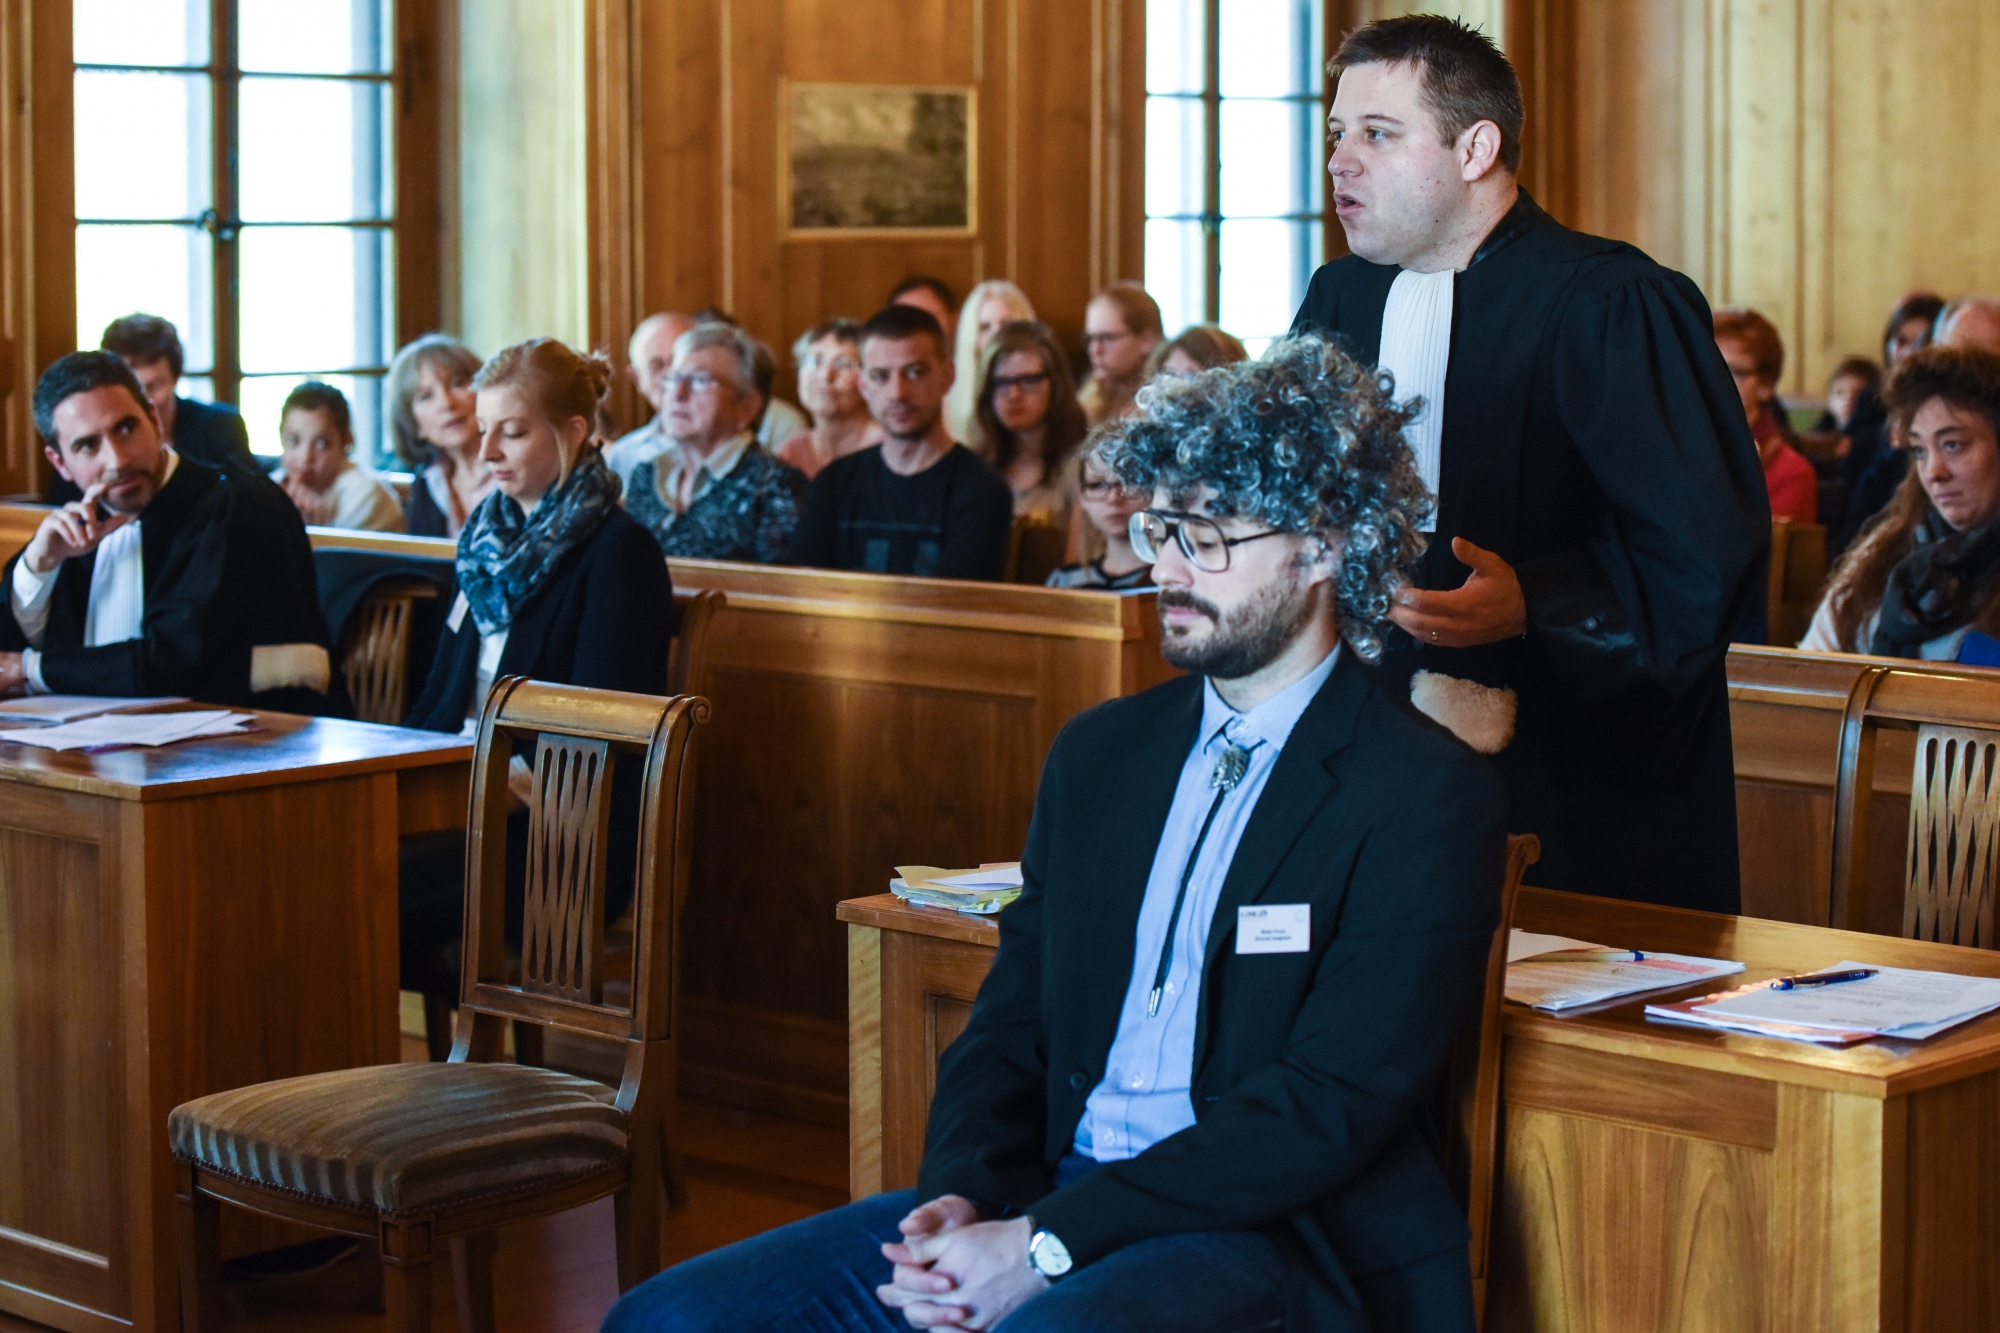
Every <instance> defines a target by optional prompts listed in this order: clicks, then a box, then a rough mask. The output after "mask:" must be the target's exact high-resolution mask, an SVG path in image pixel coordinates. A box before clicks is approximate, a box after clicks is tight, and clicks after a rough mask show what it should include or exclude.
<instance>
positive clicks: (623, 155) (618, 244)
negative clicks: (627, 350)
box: [583, 0, 650, 421]
mask: <svg viewBox="0 0 2000 1333" xmlns="http://www.w3.org/2000/svg"><path fill="white" fill-rule="evenodd" d="M635 4H636V0H584V14H583V20H584V51H585V59H584V64H583V83H584V97H585V119H584V131H585V137H584V160H585V172H584V179H585V182H586V186H587V191H588V193H587V196H586V217H585V220H584V229H585V236H586V239H587V243H588V245H589V247H590V253H589V259H588V263H587V266H586V267H587V272H586V280H587V283H588V286H587V301H588V305H589V311H588V317H587V323H588V327H589V330H590V338H589V345H590V346H591V347H593V348H596V349H599V350H602V351H605V352H608V353H612V355H613V356H614V359H616V360H618V361H620V362H621V363H622V361H623V359H624V358H623V356H622V344H623V343H624V342H625V341H627V340H628V339H629V336H630V334H631V331H632V329H633V328H634V327H635V326H637V324H638V322H639V321H640V320H641V319H644V318H645V316H646V313H647V312H645V311H643V310H640V309H639V308H638V306H639V296H640V292H641V290H642V284H643V281H644V278H643V265H642V263H641V259H640V251H639V245H638V241H639V238H640V237H641V236H642V235H644V221H643V214H642V212H641V210H642V208H643V206H644V200H643V199H642V198H641V197H640V193H639V190H638V188H637V180H636V174H637V170H638V163H637V161H636V160H635V158H636V153H635V148H634V144H633V128H634V124H635V122H636V119H637V115H638V111H637V107H636V100H637V88H638V85H639V82H640V79H641V75H640V72H639V69H638V64H637V62H638V46H637V43H636V41H635V40H634V36H635V32H634V30H635V26H636V23H637V13H636V9H635ZM614 345H621V346H620V347H619V351H618V352H613V351H612V349H613V347H614ZM608 405H609V408H610V411H611V414H612V418H613V419H614V420H616V421H629V420H643V419H644V417H645V415H646V413H647V412H648V411H650V408H646V407H645V406H644V405H643V404H641V403H640V401H639V398H638V394H637V391H636V389H635V388H634V387H633V385H632V383H631V381H630V380H629V379H627V378H625V377H624V376H618V377H616V378H615V379H614V380H613V381H612V385H611V396H610V401H609V404H608Z"/></svg>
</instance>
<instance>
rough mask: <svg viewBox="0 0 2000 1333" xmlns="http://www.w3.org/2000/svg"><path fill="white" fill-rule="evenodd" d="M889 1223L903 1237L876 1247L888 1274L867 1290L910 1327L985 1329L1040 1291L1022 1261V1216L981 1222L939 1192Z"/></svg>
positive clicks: (959, 1201) (962, 1203) (1044, 1286)
mask: <svg viewBox="0 0 2000 1333" xmlns="http://www.w3.org/2000/svg"><path fill="white" fill-rule="evenodd" d="M896 1225H897V1228H898V1229H899V1230H900V1231H901V1232H902V1233H903V1239H902V1240H901V1241H892V1242H890V1243H889V1244H887V1245H884V1246H883V1247H882V1254H883V1257H884V1258H886V1259H888V1260H889V1262H890V1263H892V1264H894V1265H895V1266H896V1268H895V1273H894V1275H893V1277H892V1279H891V1280H890V1281H889V1282H887V1283H885V1284H883V1285H882V1286H879V1287H877V1288H875V1295H876V1296H877V1297H878V1298H879V1299H880V1300H881V1302H882V1304H884V1305H886V1306H888V1307H889V1308H890V1309H892V1310H900V1311H902V1313H903V1318H904V1319H905V1320H907V1321H909V1325H910V1327H911V1328H952V1329H986V1328H991V1327H993V1325H995V1324H997V1323H999V1322H1000V1321H1001V1320H1002V1319H1005V1318H1006V1317H1007V1316H1008V1315H1010V1314H1012V1313H1013V1312H1014V1311H1015V1310H1017V1309H1019V1308H1020V1307H1021V1306H1023V1305H1025V1304H1027V1303H1028V1302H1029V1301H1030V1300H1032V1299H1033V1298H1034V1297H1036V1296H1039V1295H1041V1294H1042V1293H1043V1292H1044V1291H1047V1290H1048V1287H1049V1283H1048V1279H1047V1278H1044V1277H1043V1276H1042V1275H1041V1274H1039V1273H1037V1272H1035V1270H1034V1269H1032V1268H1030V1267H1029V1266H1028V1239H1029V1233H1028V1219H1027V1218H1025V1217H1016V1218H1011V1219H1009V1220H1007V1221H1004V1222H982V1221H980V1220H979V1213H978V1211H977V1210H976V1209H974V1208H973V1206H972V1204H971V1202H970V1201H969V1200H967V1199H964V1198H961V1197H960V1196H958V1195H956V1194H946V1195H944V1196H942V1197H940V1198H936V1199H933V1200H931V1201H930V1202H929V1203H927V1204H924V1205H922V1206H920V1207H918V1208H916V1209H913V1210H912V1211H911V1213H910V1215H909V1216H908V1217H906V1218H904V1219H903V1220H902V1221H901V1222H899V1223H897V1224H896Z"/></svg>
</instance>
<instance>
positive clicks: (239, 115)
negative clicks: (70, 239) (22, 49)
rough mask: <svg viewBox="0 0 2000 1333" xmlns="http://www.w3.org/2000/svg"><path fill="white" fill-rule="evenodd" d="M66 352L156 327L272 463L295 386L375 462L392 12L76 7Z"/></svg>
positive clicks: (384, 355) (378, 4) (386, 334)
mask: <svg viewBox="0 0 2000 1333" xmlns="http://www.w3.org/2000/svg"><path fill="white" fill-rule="evenodd" d="M72 3H73V12H74V47H73V52H74V59H75V62H76V72H75V135H76V139H75V142H76V292H77V339H78V342H79V344H80V345H82V346H85V347H92V346H95V345H96V344H97V339H98V336H99V334H100V333H101V332H102V330H103V328H104V326H105V325H106V324H108V323H109V322H110V321H111V320H113V319H116V318H117V317H119V316H120V315H127V314H132V313H134V312H145V313H147V314H154V315H160V316H164V317H165V318H167V319H170V320H172V321H173V322H174V324H175V325H176V326H177V327H178V328H179V329H180V333H181V341H182V343H183V344H184V346H185V347H186V349H187V363H186V370H185V377H184V378H183V380H182V382H181V384H182V387H181V393H182V395H183V396H185V397H194V398H208V399H212V400H218V401H222V402H229V403H234V404H237V405H238V406H239V407H240V408H241V409H242V411H243V415H244V420H245V424H246V425H247V426H248V428H249V432H250V443H251V447H252V448H253V449H255V450H256V451H257V452H259V453H261V454H275V453H277V452H278V449H279V446H278V424H279V423H278V413H279V410H280V406H281V404H282V403H283V402H284V399H285V395H286V394H287V393H289V392H290V391H291V389H292V388H293V387H294V386H295V385H297V384H298V383H300V382H301V381H303V380H307V379H318V380H324V381H327V382H328V383H331V384H333V385H335V386H336V387H338V388H339V389H340V390H341V391H342V392H344V393H345V394H346V395H347V398H348V401H349V403H350V405H351V406H352V408H353V418H354V427H355V455H356V457H358V458H363V459H369V458H373V457H374V456H375V455H376V452H377V449H378V447H379V443H380V434H381V421H382V406H381V399H382V392H381V391H382V377H383V374H384V371H385V368H386V362H387V359H388V356H389V352H390V338H391V336H392V335H391V330H392V329H393V328H394V308H393V305H394V275H393V273H392V271H391V270H392V266H393V263H394V228H395V201H394V199H393V198H392V197H391V195H392V181H393V179H394V171H393V161H394V159H393V157H392V153H393V145H392V144H391V142H390V125H391V119H392V112H393V106H392V100H391V99H392V96H393V94H392V91H391V78H392V76H393V74H394V69H393V65H392V56H393V51H392V45H393V44H392V40H391V31H392V30H391V12H390V8H389V0H72Z"/></svg>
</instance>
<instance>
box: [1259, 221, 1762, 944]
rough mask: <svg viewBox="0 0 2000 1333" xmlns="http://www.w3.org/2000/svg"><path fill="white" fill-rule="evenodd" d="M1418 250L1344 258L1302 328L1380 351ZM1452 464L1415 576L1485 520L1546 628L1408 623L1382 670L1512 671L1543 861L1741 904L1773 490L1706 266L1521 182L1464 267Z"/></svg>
mask: <svg viewBox="0 0 2000 1333" xmlns="http://www.w3.org/2000/svg"><path fill="white" fill-rule="evenodd" d="M1398 271H1399V270H1398V269H1397V268H1396V267H1394V266H1393V265H1381V264H1371V263H1369V262H1368V261H1366V260H1363V259H1360V258H1358V257H1356V256H1352V255H1350V256H1347V257H1346V258H1343V259H1338V260H1335V261H1334V262H1332V263H1330V264H1327V265H1325V266H1323V267H1322V268H1321V269H1320V270H1319V271H1318V272H1317V273H1315V274H1314V275H1313V279H1312V284H1311V286H1310V287H1309V288H1308V290H1307V293H1306V299H1305V303H1304V305H1303V306H1301V307H1300V310H1299V313H1298V318H1297V320H1296V321H1295V322H1294V326H1293V327H1294V329H1295V330H1300V331H1308V330H1309V331H1317V332H1320V333H1322V334H1324V335H1326V336H1328V337H1330V338H1332V339H1334V340H1335V341H1337V342H1338V343H1339V344H1340V345H1341V346H1342V347H1343V348H1344V349H1345V350H1346V351H1347V352H1348V353H1349V354H1350V355H1353V356H1355V357H1357V358H1359V359H1360V360H1362V361H1363V362H1365V363H1370V364H1372V363H1374V362H1375V361H1376V359H1377V357H1378V355H1379V352H1380V345H1381V338H1382V317H1383V308H1384V306H1385V304H1386V303H1387V301H1388V297H1389V287H1390V285H1391V284H1392V283H1393V282H1394V281H1395V278H1396V274H1397V273H1398ZM1438 489H1439V492H1440V494H1439V497H1438V504H1439V509H1438V521H1437V532H1436V535H1435V536H1434V537H1433V538H1432V541H1431V545H1430V548H1429V550H1428V552H1427V553H1426V555H1425V557H1424V559H1423V561H1422V563H1421V566H1420V568H1419V570H1418V573H1417V582H1418V584H1419V585H1420V586H1422V587H1425V588H1433V589H1450V588H1456V587H1458V586H1459V585H1461V584H1462V583H1463V582H1464V581H1465V579H1466V576H1467V575H1468V573H1469V572H1470V571H1469V570H1468V569H1467V568H1466V567H1465V566H1464V565H1462V564H1460V563H1459V561H1458V560H1457V558H1456V557H1454V556H1453V555H1452V552H1451V539H1452V538H1453V537H1464V538H1466V539H1467V540H1468V541H1471V542H1473V543H1475V544H1476V545H1479V546H1482V547H1485V548H1486V549H1487V550H1490V551H1493V552H1496V553H1497V554H1498V555H1500V556H1501V557H1502V558H1503V559H1505V560H1506V561H1507V562H1508V563H1509V564H1510V565H1512V566H1513V567H1514V569H1515V571H1516V573H1517V574H1518V575H1519V576H1520V580H1521V591H1522V594H1523V596H1524V598H1525V600H1526V602H1527V610H1528V630H1527V633H1526V634H1525V635H1523V636H1522V637H1520V638H1518V639H1513V640H1508V641H1504V642H1501V643H1494V644H1487V645H1484V646H1482V647H1478V648H1472V649H1462V650H1461V649H1449V648H1440V647H1437V646H1435V645H1432V644H1427V643H1419V642H1416V641H1415V640H1413V639H1412V638H1411V637H1410V636H1409V635H1407V634H1405V633H1403V632H1402V631H1401V630H1396V631H1393V632H1392V634H1391V636H1390V641H1389V643H1388V645H1387V647H1386V648H1385V650H1384V653H1383V659H1382V664H1381V673H1382V676H1383V682H1384V685H1385V686H1386V687H1387V688H1390V689H1391V690H1394V691H1396V692H1398V693H1403V694H1407V692H1408V688H1409V685H1408V683H1409V680H1410V677H1411V676H1412V675H1413V674H1414V673H1416V672H1418V671H1426V670H1427V671H1431V672H1435V673H1438V674H1441V675H1445V676H1452V677H1457V678H1459V679H1464V680H1472V681H1476V682H1478V683H1479V684H1482V685H1487V686H1492V687H1497V688H1505V689H1511V690H1512V691H1514V693H1515V695H1516V698H1517V700H1518V712H1517V715H1516V722H1515V730H1514V736H1513V739H1512V741H1511V742H1510V743H1509V744H1508V745H1507V747H1506V748H1505V749H1504V750H1502V751H1501V752H1500V753H1499V754H1498V755H1497V756H1495V762H1496V763H1497V764H1498V766H1499V768H1500V770H1501V772H1502V773H1503V775H1504V776H1505V777H1506V779H1507V785H1508V789H1509V792H1510V795H1511V797H1512V801H1513V815H1512V827H1513V829H1514V831H1516V832H1520V833H1534V834H1536V835H1538V836H1539V837H1540V838H1541V840H1542V859H1541V863H1540V864H1539V865H1537V866H1536V867H1535V872H1534V879H1535V883H1537V884H1540V885H1544V886H1546V887H1549V888H1555V889H1566V890H1570V891H1573V892H1579V893H1593V894H1601V895H1605V896H1609V897H1619V898H1629V899H1634V900H1638V901H1642V902H1655V903H1664V904H1669V905H1672V906H1677V907H1691V908H1699V909H1701V910H1704V911H1715V912H1735V911H1737V910H1738V908H1739V907H1740V888H1739V882H1738V871H1737V847H1736V791H1735V778H1734V770H1733V759H1732V755H1731V750H1730V736H1729V708H1728V698H1727V692H1726V686H1725V682H1724V677H1723V672H1724V657H1725V655H1726V653H1727V651H1728V646H1729V645H1728V640H1729V633H1730V630H1731V629H1732V628H1733V627H1734V626H1735V625H1736V624H1737V623H1738V622H1739V621H1740V620H1741V619H1742V616H1743V614H1744V612H1745V610H1746V609H1747V608H1748V607H1749V606H1750V605H1751V604H1752V601H1753V599H1754V597H1755V595H1756V590H1757V585H1758V582H1759V579H1760V576H1761V571H1762V569H1763V567H1764V560H1765V556H1766V553H1767V552H1768V550H1769V546H1770V501H1769V499H1768V497H1767V496H1766V494H1765V490H1764V474H1763V469H1762V467H1761V466H1760V465H1759V463H1758V458H1757V450H1756V446H1755V445H1754V444H1753V443H1752V441H1751V438H1750V430H1749V426H1748V423H1747V422H1746V421H1745V420H1744V416H1743V408H1742V405H1741V402H1740V400H1739V399H1738V398H1737V395H1736V389H1735V385H1734V383H1733V382H1732V381H1731V379H1730V376H1729V370H1728V367H1727V366H1725V365H1724V364H1723V361H1722V357H1721V355H1720V353H1718V352H1717V350H1716V347H1715V340H1714V333H1713V325H1712V323H1711V319H1710V313H1709V308H1708V304H1707V302H1706V301H1705V300H1704V299H1703V298H1702V295H1701V292H1700V291H1699V290H1698V289H1697V288H1696V287H1695V285H1694V283H1692V282H1691V281H1689V280H1688V279H1687V278H1686V277H1684V276H1683V275H1681V274H1679V273H1675V272H1672V271H1671V270H1668V269H1666V268H1663V267H1661V266H1660V265H1659V264H1656V263H1654V262H1653V261H1652V260H1651V259H1649V258H1648V257H1647V256H1646V255H1644V254H1643V253H1641V252H1640V251H1639V250H1637V249H1635V248H1633V247H1632V246H1629V245H1626V244H1623V243H1622V242H1618V241H1610V240H1603V239H1600V238H1598V237H1594V236H1586V235H1583V234H1582V233H1579V232H1574V231H1571V230H1569V229H1568V228H1566V227H1564V226H1562V225H1561V224H1559V223H1557V222H1556V221H1555V220H1554V219H1552V218H1550V217H1549V216H1548V215H1547V214H1546V213H1544V212H1543V211H1542V210H1541V209H1540V208H1538V207H1537V206H1536V205H1535V203H1534V201H1533V200H1531V199H1530V198H1529V197H1528V195H1527V193H1526V192H1525V191H1523V192H1522V194H1521V196H1520V199H1519V201H1518V202H1517V203H1516V204H1515V206H1514V208H1513V210H1512V211H1510V212H1509V213H1508V215H1507V216H1506V217H1505V218H1504V219H1503V220H1502V221H1501V223H1500V225H1499V226H1498V227H1496V228H1495V229H1494V231H1493V233H1492V235H1490V236H1489V237H1488V238H1487V239H1486V241H1485V242H1484V243H1483V244H1482V245H1481V247H1480V249H1479V251H1478V253H1477V254H1476V255H1475V257H1474V259H1473V262H1472V264H1471V265H1470V266H1469V267H1468V268H1466V269H1465V271H1464V272H1462V273H1460V274H1459V275H1458V280H1457V285H1456V288H1455V289H1454V293H1453V314H1452V338H1451V354H1450V359H1449V362H1448V364H1447V371H1446V378H1445V402H1444V434H1443V442H1442V455H1441V466H1440V473H1439V483H1438Z"/></svg>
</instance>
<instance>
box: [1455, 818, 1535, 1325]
mask: <svg viewBox="0 0 2000 1333" xmlns="http://www.w3.org/2000/svg"><path fill="white" fill-rule="evenodd" d="M1541 855H1542V844H1541V840H1540V839H1538V838H1536V837H1535V836H1534V835H1533V834H1531V833H1529V834H1517V835H1516V836H1514V837H1511V838H1509V839H1507V873H1506V878H1505V879H1504V880H1502V881H1501V887H1500V924H1499V925H1498V926H1497V927H1495V928H1494V931H1493V943H1492V946H1491V947H1490V948H1489V949H1488V950H1487V953H1486V990H1485V997H1484V1000H1483V1002H1482V1003H1481V1005H1480V1008H1479V1043H1478V1046H1477V1048H1476V1051H1475V1054H1474V1057H1473V1059H1471V1060H1470V1061H1464V1062H1460V1070H1461V1076H1460V1083H1459V1102H1458V1104H1459V1114H1460V1119H1461V1124H1462V1127H1463V1130H1464V1134H1465V1141H1464V1147H1463V1150H1462V1151H1463V1152H1464V1160H1465V1169H1466V1177H1467V1179H1466V1191H1465V1192H1466V1201H1465V1216H1466V1221H1467V1222H1469V1223H1470V1224H1471V1226H1472V1241H1471V1247H1470V1257H1471V1261H1472V1294H1473V1302H1474V1309H1475V1311H1476V1312H1477V1313H1478V1314H1479V1315H1480V1317H1481V1319H1482V1320H1483V1319H1484V1311H1485V1305H1486V1270H1487V1255H1488V1252H1489V1251H1490V1250H1491V1249H1492V1241H1493V1191H1494V1186H1495V1182H1496V1181H1497V1179H1498V1178H1499V1171H1500V1042H1501V1036H1500V1020H1501V1005H1502V1002H1503V1001H1504V1000H1505V999H1506V998H1507V932H1508V931H1509V930H1510V929H1511V928H1512V927H1513V924H1514V900H1515V899H1516V898H1517V897H1519V896H1520V892H1521V878H1522V876H1523V875H1524V874H1526V872H1527V869H1528V867H1529V866H1531V865H1533V864H1534V863H1535V862H1536V861H1537V860H1539V859H1541Z"/></svg>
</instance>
